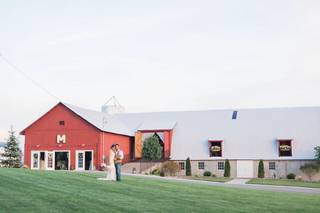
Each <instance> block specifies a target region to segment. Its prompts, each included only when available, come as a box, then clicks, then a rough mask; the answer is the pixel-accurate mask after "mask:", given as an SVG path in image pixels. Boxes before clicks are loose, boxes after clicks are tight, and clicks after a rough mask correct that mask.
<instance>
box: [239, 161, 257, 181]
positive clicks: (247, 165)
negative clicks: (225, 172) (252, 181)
mask: <svg viewBox="0 0 320 213" xmlns="http://www.w3.org/2000/svg"><path fill="white" fill-rule="evenodd" d="M237 177H238V178H253V161H246V160H238V161H237Z"/></svg>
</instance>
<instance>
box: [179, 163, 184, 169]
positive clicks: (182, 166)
mask: <svg viewBox="0 0 320 213" xmlns="http://www.w3.org/2000/svg"><path fill="white" fill-rule="evenodd" d="M179 169H180V170H184V162H179Z"/></svg>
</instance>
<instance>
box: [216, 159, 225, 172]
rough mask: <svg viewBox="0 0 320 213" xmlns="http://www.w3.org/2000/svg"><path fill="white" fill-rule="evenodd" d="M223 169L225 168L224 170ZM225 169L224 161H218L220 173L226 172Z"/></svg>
mask: <svg viewBox="0 0 320 213" xmlns="http://www.w3.org/2000/svg"><path fill="white" fill-rule="evenodd" d="M221 164H222V165H223V166H221ZM219 165H220V166H219ZM222 167H223V168H222ZM224 167H225V163H224V161H218V165H217V168H218V170H219V171H222V170H224Z"/></svg>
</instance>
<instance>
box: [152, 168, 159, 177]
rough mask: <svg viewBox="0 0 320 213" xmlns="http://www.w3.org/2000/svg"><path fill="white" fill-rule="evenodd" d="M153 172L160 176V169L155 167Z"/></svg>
mask: <svg viewBox="0 0 320 213" xmlns="http://www.w3.org/2000/svg"><path fill="white" fill-rule="evenodd" d="M151 174H152V175H158V176H160V170H159V169H154V170H152V172H151Z"/></svg>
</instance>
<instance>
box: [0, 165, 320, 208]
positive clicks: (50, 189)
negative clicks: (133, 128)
mask: <svg viewBox="0 0 320 213" xmlns="http://www.w3.org/2000/svg"><path fill="white" fill-rule="evenodd" d="M101 176H102V174H101V173H99V174H97V173H95V174H93V173H90V174H89V173H76V172H54V171H52V172H49V171H47V172H45V171H31V170H23V169H0V212H6V213H7V212H23V213H24V212H219V213H222V212H243V213H244V212H246V213H247V212H249V213H250V212H276V213H279V212H290V213H293V212H299V213H300V212H304V213H307V212H317V213H319V212H320V205H319V203H320V196H319V195H306V194H298V193H296V194H289V193H280V192H279V193H276V192H268V191H258V190H257V191H256V190H244V189H233V188H227V187H216V186H205V185H201V184H191V183H177V182H173V181H166V180H155V179H145V178H138V177H125V178H124V180H123V181H122V182H121V183H116V182H105V181H98V180H97V177H101Z"/></svg>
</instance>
